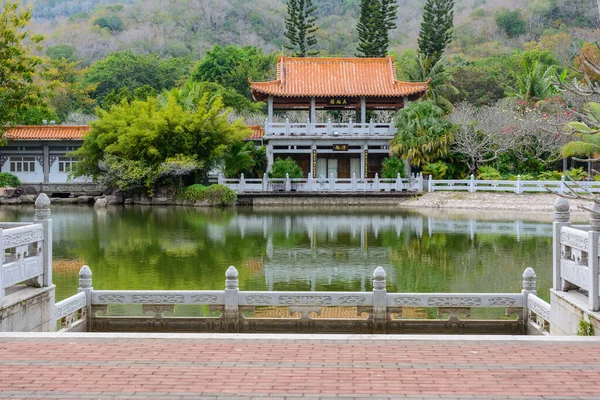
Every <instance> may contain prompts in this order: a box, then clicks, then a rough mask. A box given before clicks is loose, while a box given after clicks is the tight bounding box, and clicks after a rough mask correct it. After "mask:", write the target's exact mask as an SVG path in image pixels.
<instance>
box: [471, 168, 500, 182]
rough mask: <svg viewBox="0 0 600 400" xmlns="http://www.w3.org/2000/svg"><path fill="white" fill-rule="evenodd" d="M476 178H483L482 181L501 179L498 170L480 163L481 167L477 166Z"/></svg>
mask: <svg viewBox="0 0 600 400" xmlns="http://www.w3.org/2000/svg"><path fill="white" fill-rule="evenodd" d="M477 179H483V180H484V181H493V180H499V179H502V175H500V172H499V171H498V170H497V169H496V168H494V167H490V166H488V165H482V166H481V167H479V173H478V174H477Z"/></svg>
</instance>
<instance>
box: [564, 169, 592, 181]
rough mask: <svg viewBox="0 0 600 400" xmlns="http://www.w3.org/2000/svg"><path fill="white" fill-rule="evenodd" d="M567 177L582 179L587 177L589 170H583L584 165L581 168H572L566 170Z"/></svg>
mask: <svg viewBox="0 0 600 400" xmlns="http://www.w3.org/2000/svg"><path fill="white" fill-rule="evenodd" d="M565 177H566V178H571V179H573V180H574V181H582V180H584V179H585V178H587V172H585V171H584V170H583V167H579V168H571V169H570V170H568V171H566V172H565Z"/></svg>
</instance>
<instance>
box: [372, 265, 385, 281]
mask: <svg viewBox="0 0 600 400" xmlns="http://www.w3.org/2000/svg"><path fill="white" fill-rule="evenodd" d="M386 276H387V274H386V273H385V270H384V269H383V268H382V267H377V268H375V271H373V279H374V280H376V281H383V280H385V277H386Z"/></svg>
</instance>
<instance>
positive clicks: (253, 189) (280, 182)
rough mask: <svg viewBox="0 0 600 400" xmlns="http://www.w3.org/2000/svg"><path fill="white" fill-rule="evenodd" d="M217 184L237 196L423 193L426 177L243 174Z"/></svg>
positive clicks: (221, 176)
mask: <svg viewBox="0 0 600 400" xmlns="http://www.w3.org/2000/svg"><path fill="white" fill-rule="evenodd" d="M218 183H219V184H222V185H226V186H228V187H229V188H231V189H233V190H234V191H236V192H237V193H258V192H272V193H276V192H299V193H300V192H402V191H405V192H422V191H423V176H422V175H421V174H417V175H411V177H410V178H401V177H400V175H398V177H397V178H393V179H389V178H379V176H378V174H375V178H366V179H360V178H357V177H356V175H355V174H353V176H352V178H334V177H333V174H331V175H330V176H329V178H323V177H320V178H314V177H313V176H312V174H310V173H309V174H308V178H290V177H289V176H288V177H286V178H283V179H282V178H268V177H267V176H266V175H265V176H264V177H263V179H246V178H245V177H244V175H243V174H242V175H241V176H240V178H239V179H227V178H225V177H224V176H223V175H222V174H221V175H219V178H218Z"/></svg>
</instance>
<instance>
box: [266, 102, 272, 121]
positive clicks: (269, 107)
mask: <svg viewBox="0 0 600 400" xmlns="http://www.w3.org/2000/svg"><path fill="white" fill-rule="evenodd" d="M267 107H268V110H267V112H268V114H267V118H268V120H269V122H273V96H269V100H268V102H267Z"/></svg>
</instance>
